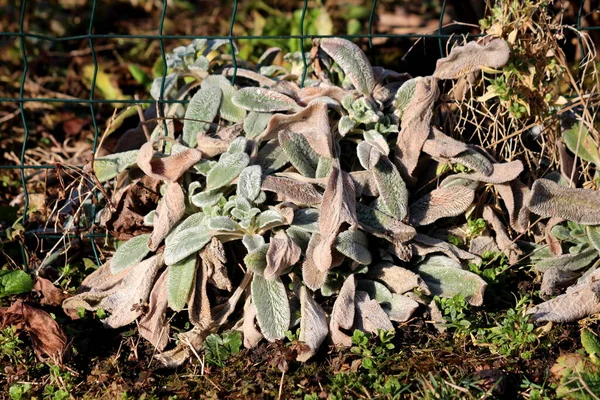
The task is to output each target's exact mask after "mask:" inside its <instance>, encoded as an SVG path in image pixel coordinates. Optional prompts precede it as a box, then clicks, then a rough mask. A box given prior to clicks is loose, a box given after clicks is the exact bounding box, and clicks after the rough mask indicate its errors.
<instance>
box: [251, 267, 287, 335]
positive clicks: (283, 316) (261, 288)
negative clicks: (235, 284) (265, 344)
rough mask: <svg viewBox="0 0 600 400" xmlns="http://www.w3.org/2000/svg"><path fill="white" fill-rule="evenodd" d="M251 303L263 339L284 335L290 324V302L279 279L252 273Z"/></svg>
mask: <svg viewBox="0 0 600 400" xmlns="http://www.w3.org/2000/svg"><path fill="white" fill-rule="evenodd" d="M251 292H252V303H253V304H254V307H256V320H257V321H258V326H259V327H260V330H261V331H262V333H263V335H264V336H265V339H267V340H268V341H271V342H272V341H274V340H277V339H282V338H284V337H285V332H286V331H287V330H288V329H289V326H290V319H291V315H290V304H289V301H288V297H287V292H286V290H285V286H284V285H283V282H281V279H279V278H275V279H273V280H267V279H265V278H264V277H262V276H261V275H254V278H253V279H252V284H251Z"/></svg>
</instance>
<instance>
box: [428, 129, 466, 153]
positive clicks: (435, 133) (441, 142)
mask: <svg viewBox="0 0 600 400" xmlns="http://www.w3.org/2000/svg"><path fill="white" fill-rule="evenodd" d="M468 149H469V146H467V145H466V144H465V143H463V142H460V141H458V140H456V139H453V138H452V137H450V136H448V135H446V134H445V133H444V132H442V131H440V130H439V129H437V128H436V127H432V129H431V133H430V134H429V138H428V139H427V140H426V141H425V143H424V144H423V152H424V153H427V154H429V155H430V156H432V157H443V158H447V159H450V158H452V157H456V156H458V155H459V154H460V153H462V152H464V151H467V150H468Z"/></svg>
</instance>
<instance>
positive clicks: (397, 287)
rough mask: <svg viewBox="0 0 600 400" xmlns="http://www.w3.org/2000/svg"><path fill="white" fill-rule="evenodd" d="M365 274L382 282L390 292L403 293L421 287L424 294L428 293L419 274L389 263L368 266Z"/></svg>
mask: <svg viewBox="0 0 600 400" xmlns="http://www.w3.org/2000/svg"><path fill="white" fill-rule="evenodd" d="M367 276H369V277H371V278H373V279H377V280H378V281H381V282H383V283H384V284H385V285H386V286H387V287H388V289H390V291H391V292H392V293H397V294H403V293H406V292H409V291H411V290H413V289H415V288H421V289H423V292H424V293H425V294H428V293H429V289H427V285H426V284H425V282H423V279H421V277H420V276H419V275H417V274H415V273H414V272H412V271H411V270H408V269H406V268H403V267H400V266H398V265H393V264H391V263H385V262H382V263H379V264H375V265H372V266H369V270H368V272H367Z"/></svg>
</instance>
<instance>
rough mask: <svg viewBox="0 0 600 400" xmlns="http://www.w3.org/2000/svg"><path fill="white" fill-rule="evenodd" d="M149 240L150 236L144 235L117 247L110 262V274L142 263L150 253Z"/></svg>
mask: <svg viewBox="0 0 600 400" xmlns="http://www.w3.org/2000/svg"><path fill="white" fill-rule="evenodd" d="M149 239H150V234H149V233H146V234H143V235H138V236H135V237H133V238H131V239H129V240H128V241H126V242H125V243H123V244H122V245H121V246H119V248H118V249H117V251H116V252H115V254H114V255H113V257H112V259H111V260H110V272H112V273H113V274H118V273H119V272H121V271H124V270H126V269H127V268H129V267H131V266H132V265H135V264H137V263H139V262H140V261H142V260H143V259H144V258H145V257H146V256H147V255H148V253H150V248H149V247H148V240H149Z"/></svg>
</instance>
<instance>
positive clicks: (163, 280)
mask: <svg viewBox="0 0 600 400" xmlns="http://www.w3.org/2000/svg"><path fill="white" fill-rule="evenodd" d="M167 305H168V301H167V271H166V270H165V271H163V273H162V274H161V275H160V277H159V278H158V280H157V281H156V283H155V284H154V288H153V289H152V292H151V293H150V303H149V305H148V311H147V312H146V314H144V315H143V316H142V317H141V318H140V320H139V323H138V328H139V331H140V335H142V337H143V338H144V339H146V340H148V341H149V342H150V343H152V345H153V346H154V347H156V349H157V350H159V351H162V350H163V349H164V348H165V347H166V346H167V343H169V330H170V325H169V321H168V320H167Z"/></svg>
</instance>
